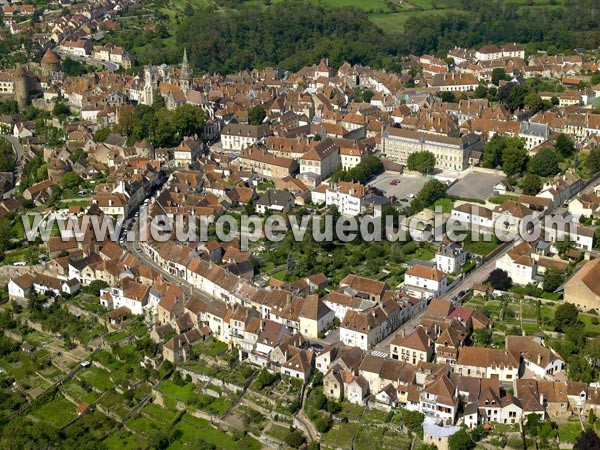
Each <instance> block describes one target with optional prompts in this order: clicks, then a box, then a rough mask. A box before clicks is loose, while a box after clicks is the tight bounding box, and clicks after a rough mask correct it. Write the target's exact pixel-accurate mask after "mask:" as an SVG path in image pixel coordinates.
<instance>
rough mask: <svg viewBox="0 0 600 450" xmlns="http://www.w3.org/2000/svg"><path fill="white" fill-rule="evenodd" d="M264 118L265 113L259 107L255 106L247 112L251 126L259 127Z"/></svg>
mask: <svg viewBox="0 0 600 450" xmlns="http://www.w3.org/2000/svg"><path fill="white" fill-rule="evenodd" d="M265 117H267V113H266V112H265V109H264V108H263V107H262V106H261V105H256V106H254V107H253V108H252V109H250V111H248V122H249V123H250V124H251V125H260V124H261V123H263V120H265Z"/></svg>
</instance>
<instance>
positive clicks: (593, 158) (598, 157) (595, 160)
mask: <svg viewBox="0 0 600 450" xmlns="http://www.w3.org/2000/svg"><path fill="white" fill-rule="evenodd" d="M585 167H586V169H587V170H588V172H589V173H590V175H594V174H595V173H596V172H600V148H595V149H593V150H591V151H590V153H589V155H588V157H587V159H586V160H585Z"/></svg>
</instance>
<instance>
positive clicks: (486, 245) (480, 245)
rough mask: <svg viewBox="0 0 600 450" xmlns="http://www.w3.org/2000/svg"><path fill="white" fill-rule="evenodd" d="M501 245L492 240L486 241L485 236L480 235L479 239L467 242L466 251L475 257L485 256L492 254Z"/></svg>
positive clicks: (467, 240)
mask: <svg viewBox="0 0 600 450" xmlns="http://www.w3.org/2000/svg"><path fill="white" fill-rule="evenodd" d="M499 245H500V242H497V241H496V240H494V239H492V240H491V241H484V240H483V236H481V235H479V236H478V239H476V240H471V239H466V240H465V250H466V251H468V252H469V253H474V254H475V255H481V256H485V255H487V254H488V253H490V252H491V251H492V250H494V249H496V248H497V247H498V246H499Z"/></svg>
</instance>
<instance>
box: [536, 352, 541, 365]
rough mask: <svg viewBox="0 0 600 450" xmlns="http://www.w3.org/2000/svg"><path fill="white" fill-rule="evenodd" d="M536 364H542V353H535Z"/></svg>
mask: <svg viewBox="0 0 600 450" xmlns="http://www.w3.org/2000/svg"><path fill="white" fill-rule="evenodd" d="M537 365H538V366H541V365H542V354H541V353H538V355H537Z"/></svg>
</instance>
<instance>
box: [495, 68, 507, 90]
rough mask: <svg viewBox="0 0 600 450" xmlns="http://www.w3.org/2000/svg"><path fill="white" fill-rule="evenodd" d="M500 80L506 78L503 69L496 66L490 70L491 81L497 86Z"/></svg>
mask: <svg viewBox="0 0 600 450" xmlns="http://www.w3.org/2000/svg"><path fill="white" fill-rule="evenodd" d="M502 80H506V72H505V71H504V69H502V68H500V67H496V68H495V69H494V70H492V83H494V84H495V85H496V86H499V85H500V81H502Z"/></svg>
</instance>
